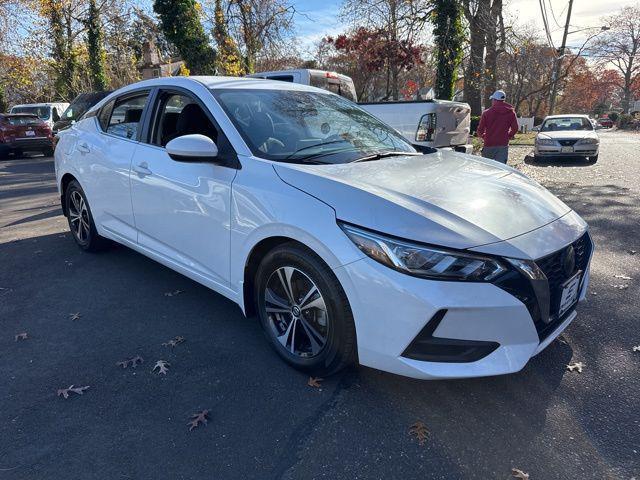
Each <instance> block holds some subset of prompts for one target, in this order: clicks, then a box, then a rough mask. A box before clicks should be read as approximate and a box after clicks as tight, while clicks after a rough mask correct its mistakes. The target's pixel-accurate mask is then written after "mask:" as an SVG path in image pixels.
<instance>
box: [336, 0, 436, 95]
mask: <svg viewBox="0 0 640 480" xmlns="http://www.w3.org/2000/svg"><path fill="white" fill-rule="evenodd" d="M429 12H431V4H430V2H429V1H427V0H345V2H344V4H343V6H342V17H343V18H344V19H345V20H347V21H348V22H349V23H350V24H351V26H352V27H354V28H355V27H359V26H364V27H367V28H369V29H372V30H378V31H381V32H384V34H385V36H386V42H387V43H388V44H389V46H390V47H391V48H396V47H395V46H396V45H399V44H402V43H413V42H415V40H416V37H417V36H418V35H419V34H420V33H421V30H422V27H423V26H424V24H425V22H426V21H427V18H428V14H429ZM388 58H389V61H388V65H387V68H386V75H387V84H388V85H389V87H388V89H389V91H390V93H391V96H392V97H393V99H394V100H397V99H398V97H399V91H400V86H399V77H400V74H401V71H402V66H401V62H399V61H398V60H397V59H396V57H395V55H389V56H388Z"/></svg>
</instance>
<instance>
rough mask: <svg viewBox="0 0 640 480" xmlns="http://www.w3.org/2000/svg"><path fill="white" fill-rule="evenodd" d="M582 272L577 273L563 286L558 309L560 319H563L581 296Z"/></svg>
mask: <svg viewBox="0 0 640 480" xmlns="http://www.w3.org/2000/svg"><path fill="white" fill-rule="evenodd" d="M581 279H582V272H578V273H576V274H575V275H574V276H573V277H571V278H570V279H569V280H567V281H566V282H564V283H563V284H562V287H561V288H562V295H561V296H560V306H559V307H558V317H562V316H563V315H564V314H565V313H567V311H568V310H569V309H570V308H571V307H573V306H574V305H575V304H576V302H577V301H578V295H579V294H580V283H581V282H580V280H581Z"/></svg>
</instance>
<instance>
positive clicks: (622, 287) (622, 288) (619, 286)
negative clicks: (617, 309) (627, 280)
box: [611, 284, 629, 290]
mask: <svg viewBox="0 0 640 480" xmlns="http://www.w3.org/2000/svg"><path fill="white" fill-rule="evenodd" d="M611 286H612V287H613V288H617V289H618V290H626V289H627V288H629V285H626V284H620V285H613V284H611Z"/></svg>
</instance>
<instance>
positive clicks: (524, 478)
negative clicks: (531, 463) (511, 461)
mask: <svg viewBox="0 0 640 480" xmlns="http://www.w3.org/2000/svg"><path fill="white" fill-rule="evenodd" d="M511 475H512V476H513V477H514V478H518V479H520V480H529V474H528V473H524V472H523V471H522V470H520V469H519V468H512V469H511Z"/></svg>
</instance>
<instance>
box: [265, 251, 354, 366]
mask: <svg viewBox="0 0 640 480" xmlns="http://www.w3.org/2000/svg"><path fill="white" fill-rule="evenodd" d="M287 279H288V281H287ZM285 285H288V286H289V291H290V292H292V295H289V294H287V293H286V290H285ZM254 286H255V288H254V304H255V308H256V311H257V312H258V316H259V318H260V323H261V324H262V328H263V331H264V333H265V335H266V337H267V339H268V340H269V343H270V344H271V346H272V347H273V348H274V349H275V350H276V352H278V354H279V355H280V356H281V357H282V358H283V359H284V360H285V361H286V362H287V363H288V364H289V365H291V366H292V367H294V368H296V369H298V370H301V371H303V372H306V373H307V374H309V375H314V376H328V375H331V374H333V373H336V372H338V371H339V370H341V369H343V368H344V367H346V366H347V365H349V364H351V363H353V362H354V360H355V352H356V330H355V325H354V323H353V315H352V313H351V307H350V306H349V302H348V300H347V296H346V294H345V293H344V290H343V289H342V286H341V285H340V282H339V281H338V279H337V278H336V276H335V275H334V274H333V272H332V271H331V269H330V268H329V267H328V266H327V265H326V264H325V263H324V262H323V261H322V260H321V259H320V258H319V257H318V256H316V255H315V254H314V253H312V252H310V251H308V250H307V249H305V248H303V247H301V246H299V245H298V244H296V243H294V242H291V243H286V244H283V245H280V246H278V247H276V248H275V249H273V250H272V251H270V252H269V253H268V254H267V255H266V256H265V257H264V259H263V260H262V262H261V264H260V266H259V267H258V271H257V272H256V277H255V281H254ZM314 287H315V289H316V290H315V291H314ZM267 292H268V293H267ZM311 292H313V293H312V294H311V295H309V294H310V293H311ZM291 297H293V298H294V301H293V302H292V301H291V300H290V298H291ZM303 297H305V298H306V301H305V298H303ZM303 302H304V303H303ZM305 306H308V307H310V308H304V307H305ZM267 308H269V309H270V312H267ZM274 310H276V311H274Z"/></svg>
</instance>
